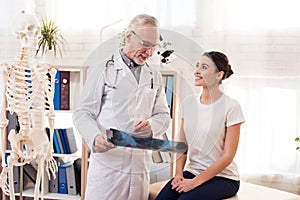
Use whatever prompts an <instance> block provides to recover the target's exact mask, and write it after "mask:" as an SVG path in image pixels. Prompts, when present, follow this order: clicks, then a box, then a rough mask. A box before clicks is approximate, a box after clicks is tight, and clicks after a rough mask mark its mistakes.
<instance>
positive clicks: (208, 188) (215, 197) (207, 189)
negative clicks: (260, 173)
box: [156, 171, 240, 200]
mask: <svg viewBox="0 0 300 200" xmlns="http://www.w3.org/2000/svg"><path fill="white" fill-rule="evenodd" d="M183 177H184V178H187V179H192V178H194V177H195V175H194V174H192V173H190V172H188V171H184V172H183ZM172 180H173V179H171V180H170V181H169V182H168V183H167V184H166V185H165V186H164V188H163V189H162V190H161V191H160V193H159V194H158V196H157V197H156V200H172V199H174V200H175V199H176V200H177V199H180V200H193V199H195V200H219V199H226V198H229V197H232V196H234V195H235V194H236V193H237V192H238V190H239V187H240V181H235V180H231V179H228V178H223V177H218V176H215V177H214V178H212V179H210V180H209V181H207V182H205V183H203V184H202V185H200V186H198V187H196V188H194V189H193V190H190V191H189V192H186V193H178V192H177V191H176V190H172V185H171V182H172Z"/></svg>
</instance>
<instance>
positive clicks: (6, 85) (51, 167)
mask: <svg viewBox="0 0 300 200" xmlns="http://www.w3.org/2000/svg"><path fill="white" fill-rule="evenodd" d="M13 26H14V32H15V33H16V34H17V37H18V38H19V39H20V41H21V48H22V51H21V56H20V59H19V60H18V61H12V62H5V63H3V64H1V65H0V133H1V135H3V133H4V129H5V128H6V126H7V124H8V120H7V119H6V111H9V112H10V113H11V114H13V113H16V115H17V116H18V121H19V124H20V130H19V132H18V133H16V130H11V131H10V132H9V134H8V140H9V142H10V144H11V148H12V150H11V152H10V154H9V155H8V156H7V161H6V163H5V162H4V160H5V156H4V155H3V161H2V167H3V170H2V173H1V177H0V186H1V188H2V191H3V192H4V193H5V194H6V195H10V199H11V200H14V199H15V195H14V183H13V166H23V165H25V164H28V163H30V162H31V161H33V160H35V161H36V163H37V178H36V185H35V192H34V199H35V200H37V199H38V198H39V186H40V182H41V177H42V174H43V170H44V168H45V169H46V172H47V175H48V178H49V179H50V173H51V174H52V176H53V177H54V178H55V174H56V172H57V164H56V162H55V160H54V158H53V157H52V152H53V142H52V141H53V136H52V134H50V141H49V138H48V136H47V134H46V131H45V128H46V126H45V123H44V122H45V118H46V117H47V118H48V122H49V129H50V133H53V131H54V109H53V101H52V99H53V95H54V79H55V73H56V70H55V69H53V68H50V67H49V66H48V65H45V64H39V63H37V62H36V61H35V60H34V59H32V58H31V57H30V53H33V52H34V51H35V50H36V47H37V41H38V36H39V35H40V26H39V24H38V20H37V19H36V18H35V17H34V16H32V15H27V14H24V13H22V14H21V15H20V16H19V17H18V18H16V19H15V21H14V24H13ZM5 99H6V102H5ZM6 104H7V106H5V105H6ZM3 154H4V153H3Z"/></svg>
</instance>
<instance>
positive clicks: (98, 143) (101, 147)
mask: <svg viewBox="0 0 300 200" xmlns="http://www.w3.org/2000/svg"><path fill="white" fill-rule="evenodd" d="M133 134H135V135H137V136H141V137H150V136H152V131H151V124H150V122H149V121H148V120H138V121H136V122H135V124H134V129H133ZM115 147H116V146H115V145H114V144H113V143H111V142H110V141H108V140H107V137H106V135H103V134H99V135H98V136H96V138H95V143H94V148H93V150H94V151H95V152H98V153H103V152H106V151H108V150H110V149H113V148H115Z"/></svg>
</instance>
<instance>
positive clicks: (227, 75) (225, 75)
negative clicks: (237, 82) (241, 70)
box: [224, 64, 233, 79]
mask: <svg viewBox="0 0 300 200" xmlns="http://www.w3.org/2000/svg"><path fill="white" fill-rule="evenodd" d="M232 74H233V70H232V69H231V65H230V64H228V65H227V70H226V73H225V74H224V79H226V78H229V77H230V76H231V75H232Z"/></svg>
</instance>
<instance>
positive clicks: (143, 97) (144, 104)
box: [137, 87, 157, 114]
mask: <svg viewBox="0 0 300 200" xmlns="http://www.w3.org/2000/svg"><path fill="white" fill-rule="evenodd" d="M156 94H157V89H155V88H153V89H151V88H147V87H143V88H141V89H140V90H139V92H138V102H137V106H138V107H139V108H143V110H144V111H145V113H149V114H150V113H151V112H152V108H153V106H154V103H155V97H156Z"/></svg>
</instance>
